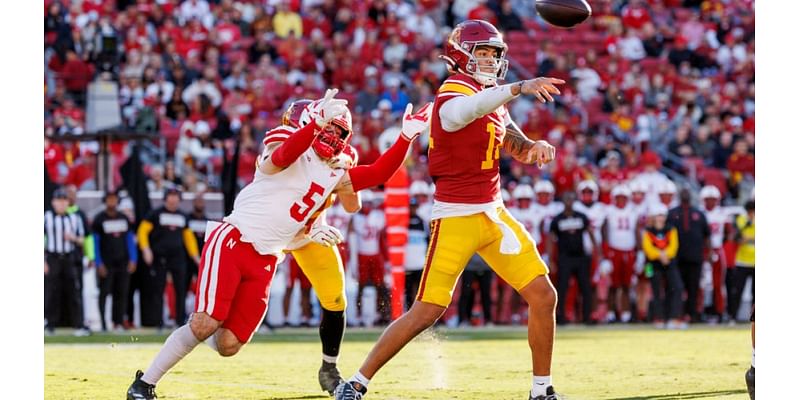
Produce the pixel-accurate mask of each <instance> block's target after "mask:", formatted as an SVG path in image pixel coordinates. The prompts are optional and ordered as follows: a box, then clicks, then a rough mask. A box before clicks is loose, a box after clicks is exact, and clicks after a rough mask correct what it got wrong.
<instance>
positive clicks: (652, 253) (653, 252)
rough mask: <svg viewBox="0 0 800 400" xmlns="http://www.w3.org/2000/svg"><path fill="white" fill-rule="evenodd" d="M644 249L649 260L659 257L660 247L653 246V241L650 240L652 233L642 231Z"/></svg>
mask: <svg viewBox="0 0 800 400" xmlns="http://www.w3.org/2000/svg"><path fill="white" fill-rule="evenodd" d="M642 251H644V255H645V256H646V257H647V259H648V260H655V259H657V258H658V249H657V248H656V246H653V242H651V241H650V235H648V234H647V232H642Z"/></svg>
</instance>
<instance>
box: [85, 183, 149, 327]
mask: <svg viewBox="0 0 800 400" xmlns="http://www.w3.org/2000/svg"><path fill="white" fill-rule="evenodd" d="M118 200H119V197H118V196H117V194H116V193H115V192H109V193H106V194H105V195H104V196H103V203H105V210H103V211H101V212H100V213H99V214H98V215H97V216H95V218H94V222H93V223H92V232H93V234H92V235H93V238H94V249H95V263H96V265H97V284H98V286H99V287H100V297H98V299H97V300H98V304H99V307H100V323H101V326H102V330H103V332H105V331H107V330H108V327H107V326H106V297H107V296H108V295H109V294H111V299H112V304H113V308H112V312H111V321H112V322H113V323H114V330H115V331H116V330H120V329H122V328H123V321H124V317H125V310H127V308H128V304H127V302H128V289H129V286H130V277H131V274H133V273H134V272H135V271H136V260H137V257H138V252H137V250H136V242H135V239H134V235H133V227H132V226H131V225H130V223H129V221H128V218H127V217H126V216H125V215H123V214H121V213H120V212H119V210H118V209H117V205H118Z"/></svg>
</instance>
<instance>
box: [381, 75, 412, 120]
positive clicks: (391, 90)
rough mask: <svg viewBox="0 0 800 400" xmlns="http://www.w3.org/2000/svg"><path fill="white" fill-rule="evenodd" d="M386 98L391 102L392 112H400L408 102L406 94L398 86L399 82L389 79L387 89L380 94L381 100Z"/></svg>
mask: <svg viewBox="0 0 800 400" xmlns="http://www.w3.org/2000/svg"><path fill="white" fill-rule="evenodd" d="M383 100H386V101H388V102H389V103H390V104H391V111H392V113H397V114H399V113H402V112H403V110H405V108H406V104H408V102H409V98H408V94H406V92H405V91H404V90H402V89H401V88H400V82H399V81H397V80H391V81H390V82H389V84H388V85H387V89H386V91H385V92H383V95H381V101H383Z"/></svg>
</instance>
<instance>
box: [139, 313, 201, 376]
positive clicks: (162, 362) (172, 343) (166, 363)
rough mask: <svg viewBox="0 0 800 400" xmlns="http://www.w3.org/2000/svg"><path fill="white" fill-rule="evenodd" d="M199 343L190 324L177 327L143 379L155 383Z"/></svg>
mask: <svg viewBox="0 0 800 400" xmlns="http://www.w3.org/2000/svg"><path fill="white" fill-rule="evenodd" d="M212 337H213V336H212ZM198 344H200V341H199V340H197V338H196V337H195V336H194V333H192V328H191V327H190V326H189V324H186V325H183V326H181V327H180V328H178V329H176V330H175V332H172V334H171V335H169V337H168V338H167V341H165V342H164V346H163V347H161V351H159V352H158V355H157V356H156V358H155V359H154V360H153V363H152V364H150V367H148V368H147V371H145V373H144V376H142V380H143V381H145V382H146V383H149V384H151V385H155V384H156V383H158V381H159V380H160V379H161V377H162V376H164V374H166V373H167V371H169V370H170V368H172V367H174V366H175V364H177V363H178V361H180V360H181V359H183V357H186V355H187V354H189V353H191V351H192V350H193V349H194V348H195V347H197V345H198Z"/></svg>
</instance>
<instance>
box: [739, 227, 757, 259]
mask: <svg viewBox="0 0 800 400" xmlns="http://www.w3.org/2000/svg"><path fill="white" fill-rule="evenodd" d="M736 229H737V230H738V231H739V236H740V237H741V241H740V242H739V248H738V249H737V250H736V265H737V266H742V267H755V266H756V221H755V219H753V220H752V221H750V219H749V218H748V217H747V215H739V216H737V217H736Z"/></svg>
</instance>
